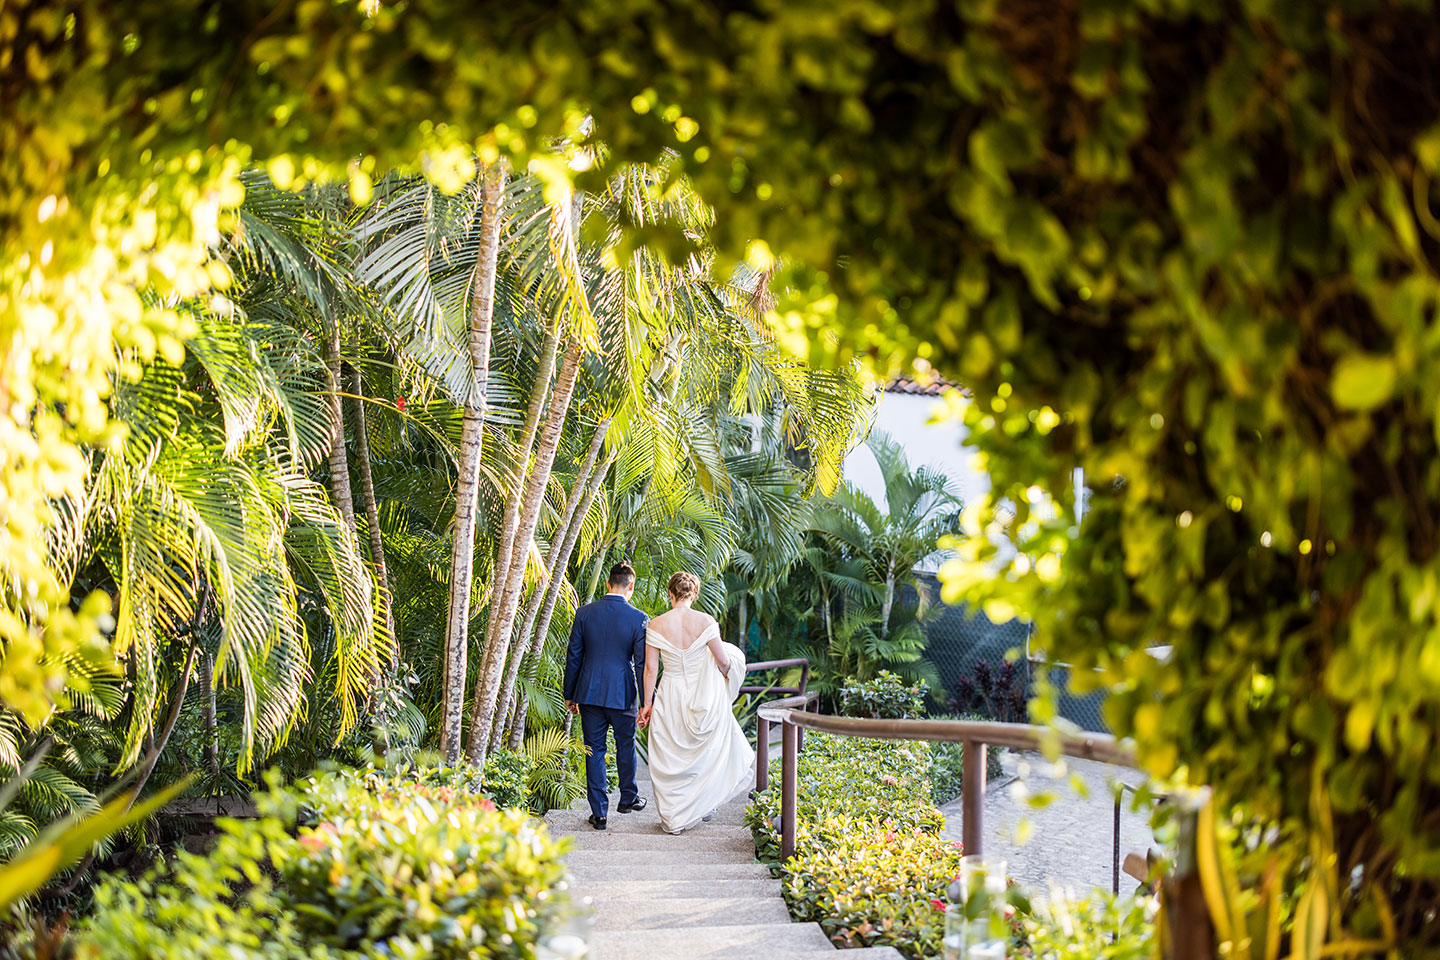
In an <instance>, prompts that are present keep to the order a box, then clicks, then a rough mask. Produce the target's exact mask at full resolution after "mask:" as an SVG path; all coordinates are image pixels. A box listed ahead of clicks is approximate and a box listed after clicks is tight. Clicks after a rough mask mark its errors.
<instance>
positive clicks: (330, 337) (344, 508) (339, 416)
mask: <svg viewBox="0 0 1440 960" xmlns="http://www.w3.org/2000/svg"><path fill="white" fill-rule="evenodd" d="M325 369H326V371H327V372H328V379H329V381H330V384H329V385H330V418H331V419H332V420H333V421H334V424H335V432H334V434H333V435H332V436H331V438H330V496H331V498H333V499H334V501H335V506H336V507H338V508H339V510H340V515H341V516H342V517H344V518H345V525H346V526H347V527H349V528H350V532H351V534H354V533H355V532H356V531H355V500H354V498H353V497H352V496H351V494H350V465H349V463H348V462H347V461H346V457H345V408H344V407H343V406H342V405H341V403H340V389H341V383H342V381H341V379H340V323H339V321H337V320H335V319H333V318H332V319H331V320H330V324H329V329H327V330H326V331H325Z"/></svg>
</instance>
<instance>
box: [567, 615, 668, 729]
mask: <svg viewBox="0 0 1440 960" xmlns="http://www.w3.org/2000/svg"><path fill="white" fill-rule="evenodd" d="M649 622H650V618H649V617H647V616H646V615H645V613H644V612H643V611H641V610H638V609H636V608H635V607H632V606H631V605H630V602H629V601H628V600H626V599H624V598H623V597H618V596H616V595H615V594H613V593H611V594H606V595H605V596H603V597H601V598H600V599H599V600H596V601H595V602H594V603H587V604H585V606H583V607H581V608H580V609H579V610H576V611H575V625H574V626H573V627H571V628H570V649H569V651H568V652H567V653H566V655H565V699H566V700H572V701H574V702H575V703H581V704H586V705H588V706H592V707H606V708H608V709H611V710H626V711H629V712H631V713H633V712H634V711H635V708H636V706H637V701H638V696H637V695H638V693H639V690H640V684H639V680H638V675H639V674H641V673H642V672H643V670H644V668H645V625H646V624H647V623H649Z"/></svg>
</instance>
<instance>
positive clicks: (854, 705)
mask: <svg viewBox="0 0 1440 960" xmlns="http://www.w3.org/2000/svg"><path fill="white" fill-rule="evenodd" d="M929 692H930V685H929V684H927V683H926V682H925V681H924V680H917V681H915V682H914V683H910V684H907V683H905V681H904V680H902V679H901V678H900V676H899V674H895V673H891V672H890V671H889V670H881V671H880V672H879V673H878V674H877V675H876V676H875V678H874V679H872V680H856V681H853V682H851V683H847V684H846V685H845V686H843V687H841V688H840V712H841V713H842V714H843V715H845V716H847V717H872V718H875V719H881V720H913V719H918V718H920V717H923V716H925V697H926V696H927V695H928V694H929Z"/></svg>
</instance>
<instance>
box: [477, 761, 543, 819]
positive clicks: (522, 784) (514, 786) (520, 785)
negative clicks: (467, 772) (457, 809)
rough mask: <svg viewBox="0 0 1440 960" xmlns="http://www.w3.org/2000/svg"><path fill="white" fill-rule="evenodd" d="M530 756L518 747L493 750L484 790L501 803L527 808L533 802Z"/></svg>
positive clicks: (484, 779) (514, 807) (502, 805)
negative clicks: (516, 749) (516, 748)
mask: <svg viewBox="0 0 1440 960" xmlns="http://www.w3.org/2000/svg"><path fill="white" fill-rule="evenodd" d="M532 767H533V764H532V762H531V760H530V756H529V755H528V754H525V753H519V752H517V751H514V750H493V751H491V752H490V755H489V756H487V757H486V758H485V773H484V776H483V777H482V783H483V787H482V792H483V793H484V794H485V796H487V797H489V798H490V799H491V800H492V801H493V802H494V803H495V805H496V806H497V807H507V808H513V809H525V808H528V807H529V806H530V802H531V797H530V776H531V772H532Z"/></svg>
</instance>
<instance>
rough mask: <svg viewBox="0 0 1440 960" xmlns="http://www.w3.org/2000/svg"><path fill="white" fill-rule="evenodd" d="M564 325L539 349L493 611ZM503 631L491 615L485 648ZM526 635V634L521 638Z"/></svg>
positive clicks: (498, 553) (498, 558)
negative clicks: (537, 365) (538, 362)
mask: <svg viewBox="0 0 1440 960" xmlns="http://www.w3.org/2000/svg"><path fill="white" fill-rule="evenodd" d="M560 330H561V324H560V322H559V321H558V320H557V321H555V322H554V323H553V324H552V325H551V327H550V329H549V330H548V331H547V332H546V334H545V343H544V345H543V346H542V347H541V348H540V368H539V370H538V371H537V372H536V376H535V385H534V388H533V389H532V390H531V392H530V408H529V410H528V411H527V412H526V414H525V424H524V426H523V427H522V428H521V430H520V443H519V444H518V446H517V449H516V457H515V472H514V474H513V475H512V477H511V479H512V481H513V482H512V485H511V490H510V495H509V497H507V498H506V500H505V517H504V520H503V521H502V523H501V531H500V540H499V543H498V544H497V545H496V549H495V576H494V578H493V582H492V583H491V584H490V596H491V598H492V603H491V611H492V613H493V611H494V609H495V604H494V602H493V601H494V598H497V597H501V596H503V595H504V593H505V586H506V583H507V582H508V578H509V577H510V575H511V569H510V566H511V565H510V558H511V556H512V555H513V553H514V550H515V533H516V531H517V529H518V528H519V526H520V504H521V501H522V500H523V499H524V493H525V485H526V477H527V475H528V474H529V468H530V451H531V449H532V448H533V447H534V446H535V434H536V432H537V431H538V429H539V427H540V414H541V412H542V411H543V410H544V409H545V395H546V394H547V393H549V391H550V381H551V380H552V379H553V378H554V375H555V351H556V348H557V347H558V346H559V343H560ZM524 576H525V567H524V565H523V564H522V565H521V566H520V577H521V589H522V590H523V589H524ZM499 629H500V622H499V620H498V619H497V618H495V617H494V616H491V618H490V622H489V624H488V625H487V627H486V632H485V646H486V648H487V649H488V648H489V647H491V646H492V645H493V644H494V643H495V636H496V634H497V632H498V631H499ZM522 636H523V635H522ZM507 697H508V694H507V695H506V696H502V697H501V698H500V700H499V703H501V704H505V703H506V700H507ZM504 713H505V711H504V710H497V711H495V720H494V725H495V726H497V727H498V726H503V724H504V720H505V718H504ZM498 737H499V734H498V733H497V732H496V731H495V730H494V729H492V730H491V731H490V742H491V746H492V748H493V747H494V746H497V745H498V744H496V743H495V741H496V739H498Z"/></svg>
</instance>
